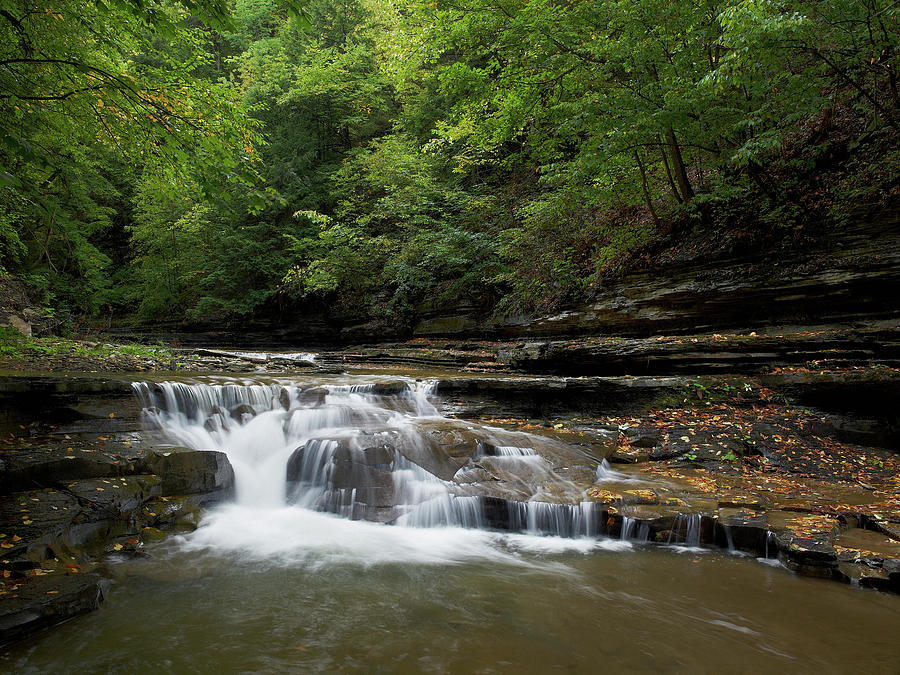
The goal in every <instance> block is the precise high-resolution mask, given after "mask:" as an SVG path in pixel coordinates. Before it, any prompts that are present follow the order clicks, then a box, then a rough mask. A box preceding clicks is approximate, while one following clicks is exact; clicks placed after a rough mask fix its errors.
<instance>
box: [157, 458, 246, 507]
mask: <svg viewBox="0 0 900 675" xmlns="http://www.w3.org/2000/svg"><path fill="white" fill-rule="evenodd" d="M146 465H147V466H148V467H149V468H150V469H151V470H152V472H153V473H154V474H156V475H157V476H159V478H160V480H161V484H160V490H161V493H162V494H164V495H186V494H204V495H208V497H209V499H208V500H207V503H213V502H215V501H222V500H225V499H229V498H231V497H232V496H233V494H234V469H233V468H232V466H231V463H230V462H229V461H228V457H227V456H226V455H225V453H224V452H218V451H216V450H185V449H177V448H173V449H172V450H171V451H166V452H162V451H157V452H154V453H151V454H150V455H149V456H148V457H147V459H146Z"/></svg>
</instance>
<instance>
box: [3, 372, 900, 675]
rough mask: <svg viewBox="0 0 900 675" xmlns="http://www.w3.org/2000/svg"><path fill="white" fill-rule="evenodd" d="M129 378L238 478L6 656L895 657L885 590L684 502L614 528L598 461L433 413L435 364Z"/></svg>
mask: <svg viewBox="0 0 900 675" xmlns="http://www.w3.org/2000/svg"><path fill="white" fill-rule="evenodd" d="M134 387H135V393H136V395H137V397H138V398H139V400H140V401H141V404H142V406H143V412H142V418H143V423H144V426H145V429H146V430H147V433H148V434H150V435H152V436H154V437H155V438H156V439H157V442H159V443H167V444H170V445H172V446H184V447H188V448H193V449H198V450H205V449H219V450H222V451H224V452H226V453H227V455H228V458H229V461H230V462H231V464H232V466H233V467H234V471H235V479H236V499H235V500H234V502H232V503H228V504H223V505H220V506H218V507H215V508H213V509H211V510H209V511H208V512H207V513H206V515H205V516H204V518H203V520H202V522H201V523H200V526H199V527H198V528H197V529H196V531H194V532H191V533H187V534H181V535H177V536H170V537H169V538H168V539H167V540H166V541H163V542H161V543H158V544H155V545H152V546H149V547H148V553H149V555H148V556H146V557H126V556H121V557H114V558H113V559H112V560H111V562H110V570H111V574H112V575H113V576H114V577H115V578H117V579H118V580H120V581H121V583H117V584H115V585H114V586H113V588H112V589H111V591H110V592H109V593H107V598H106V602H105V603H104V606H103V608H102V609H101V610H100V611H98V612H94V613H92V614H90V615H87V616H84V617H81V618H79V619H77V620H76V621H72V622H69V623H68V624H65V625H63V626H60V627H57V628H55V629H53V630H52V631H51V632H49V633H46V634H45V635H43V636H40V637H38V638H35V639H33V640H31V641H29V642H25V643H22V644H20V645H17V646H15V647H13V648H12V649H11V650H10V651H9V652H7V653H6V654H5V655H4V656H3V657H2V659H0V664H2V665H3V669H4V670H9V671H13V672H18V673H38V672H40V673H43V672H49V671H54V672H79V673H91V672H123V673H144V672H147V673H150V672H159V671H160V670H165V671H168V672H179V673H190V672H197V673H205V672H216V671H218V672H437V673H441V672H482V673H493V672H520V673H521V672H526V673H532V672H533V673H537V672H542V673H543V672H546V671H549V670H557V669H559V670H569V671H572V672H588V671H603V672H622V671H630V672H692V673H703V672H711V673H712V672H759V671H761V670H762V669H765V668H790V669H791V670H792V671H793V672H820V673H822V672H842V671H846V670H848V669H850V668H853V669H854V670H861V671H862V670H865V671H868V672H873V673H875V672H896V668H897V666H898V659H897V656H896V645H895V640H896V626H897V625H898V619H900V604H898V602H897V598H896V597H893V596H887V595H881V594H877V593H864V592H860V591H858V590H854V589H852V588H850V587H848V586H840V585H837V584H833V583H826V582H823V581H819V580H813V579H806V578H802V577H798V576H794V575H792V574H790V573H788V572H786V571H785V570H784V569H780V568H779V567H778V565H777V563H775V562H774V561H772V560H768V561H757V560H755V559H753V558H752V557H750V556H746V555H740V554H735V553H728V552H727V551H723V550H719V549H711V548H700V547H698V546H695V545H692V544H693V542H694V539H695V538H696V536H698V535H696V534H694V533H692V531H691V525H690V523H686V526H685V528H684V532H683V533H682V534H679V533H677V532H676V533H674V535H673V536H672V537H670V540H669V543H668V544H665V545H650V544H646V543H644V542H642V541H640V540H641V539H642V537H641V536H640V535H639V534H638V533H636V532H635V531H634V530H633V528H630V527H628V524H627V523H622V524H621V527H620V529H619V531H618V532H616V533H615V536H613V534H614V533H613V532H611V531H610V530H609V529H608V524H607V523H605V522H602V521H603V519H602V518H600V517H599V513H600V512H599V511H598V509H597V507H596V504H594V503H592V502H590V501H589V500H588V498H587V490H588V489H590V488H591V487H592V486H595V485H596V484H597V483H598V482H600V483H603V482H604V481H607V480H615V479H617V478H618V479H621V476H617V475H616V473H615V472H611V471H610V470H609V468H608V466H607V465H605V463H602V462H601V461H600V458H598V457H596V456H593V455H592V454H591V453H590V451H588V450H586V449H585V448H583V447H578V446H572V445H570V444H567V443H564V442H562V441H560V440H558V439H554V438H550V437H547V436H543V435H541V436H538V435H532V434H526V433H522V432H516V431H509V430H505V429H501V428H497V427H494V426H489V425H483V424H478V423H475V422H471V421H462V420H455V419H449V418H446V417H443V416H441V415H440V414H439V412H438V408H437V407H436V406H435V403H436V402H437V401H436V398H435V395H434V391H433V387H432V386H431V385H430V384H429V382H428V381H415V380H412V379H408V378H401V377H397V378H390V379H389V380H388V379H387V378H383V377H381V378H378V380H377V382H375V381H373V379H372V378H368V379H367V378H343V379H339V378H331V379H328V378H320V379H318V380H316V379H313V378H310V379H307V380H296V381H291V382H288V381H270V382H259V381H256V382H254V381H241V380H235V379H218V380H206V381H196V382H193V383H178V382H161V383H136V384H135V385H134ZM786 607H789V608H790V611H785V608H786Z"/></svg>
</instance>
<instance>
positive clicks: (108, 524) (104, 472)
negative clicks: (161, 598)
mask: <svg viewBox="0 0 900 675" xmlns="http://www.w3.org/2000/svg"><path fill="white" fill-rule="evenodd" d="M126 384H127V383H126ZM126 392H127V397H126V396H125V393H126ZM0 401H2V403H3V406H4V407H3V415H2V416H0V428H2V429H4V430H5V435H6V439H7V443H6V444H5V446H4V448H2V449H0V523H3V528H2V533H0V546H2V551H3V556H2V557H3V561H2V562H0V569H2V570H3V571H4V579H3V581H2V585H3V590H4V591H5V594H4V595H3V596H2V599H0V644H4V643H8V642H10V641H13V640H17V639H20V638H21V637H24V636H26V635H28V634H30V633H32V632H34V631H36V630H40V629H42V628H45V627H47V626H50V625H53V624H54V623H59V622H61V621H65V620H67V619H69V618H71V617H73V616H77V615H78V614H82V613H84V612H87V611H90V610H92V609H95V608H96V607H97V606H98V605H99V603H100V601H101V600H102V597H103V594H102V580H101V578H100V577H99V576H98V575H97V574H94V573H92V570H94V569H95V568H97V565H98V562H99V560H100V559H101V558H102V556H103V555H105V554H107V553H110V552H121V553H128V552H130V553H137V552H138V551H139V549H140V547H141V546H142V545H143V542H145V541H150V540H153V539H156V538H158V537H161V536H164V534H163V533H162V532H161V530H160V529H159V528H165V529H176V530H177V529H193V528H195V527H196V525H197V522H198V521H199V518H198V516H199V512H200V508H201V507H204V506H208V505H210V504H214V503H216V502H219V501H222V500H224V499H229V498H231V497H232V496H233V493H234V471H233V469H232V467H231V465H230V463H229V462H228V459H227V457H226V456H225V455H224V454H223V453H221V452H216V451H193V450H186V449H184V448H164V449H159V448H155V447H154V445H153V443H151V442H149V441H148V440H147V439H146V438H145V436H144V435H143V434H142V432H141V431H140V428H141V425H140V423H139V421H138V419H137V410H136V406H135V405H134V403H133V399H132V395H131V388H130V385H128V386H127V389H126V387H125V386H122V383H121V382H120V381H118V380H106V379H102V378H99V379H98V378H64V377H48V378H5V379H4V380H2V381H0Z"/></svg>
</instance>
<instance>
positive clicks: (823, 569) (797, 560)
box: [776, 530, 838, 579]
mask: <svg viewBox="0 0 900 675" xmlns="http://www.w3.org/2000/svg"><path fill="white" fill-rule="evenodd" d="M776 542H777V545H778V552H779V555H778V557H779V559H780V560H781V562H782V564H784V566H785V567H787V568H788V569H790V570H793V571H794V572H797V573H798V574H802V575H804V576H809V577H818V578H822V579H832V578H835V576H836V575H837V572H838V570H837V567H838V559H837V551H836V550H835V548H834V544H833V543H832V542H833V539H832V535H831V534H830V533H813V534H809V535H805V536H799V535H797V534H796V533H794V532H792V531H790V530H788V531H783V532H779V533H778V534H776Z"/></svg>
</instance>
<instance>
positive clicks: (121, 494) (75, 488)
mask: <svg viewBox="0 0 900 675" xmlns="http://www.w3.org/2000/svg"><path fill="white" fill-rule="evenodd" d="M66 489H67V491H68V492H69V493H70V494H72V495H73V496H75V498H76V499H78V501H79V503H80V505H81V513H80V514H79V515H78V516H77V518H76V520H75V522H76V523H78V522H84V523H96V522H99V521H111V520H119V519H121V518H123V517H125V518H128V517H129V516H130V515H131V514H132V513H133V512H135V511H137V510H138V509H139V508H140V506H141V505H142V504H143V503H144V502H145V501H146V500H148V499H150V498H151V497H155V496H158V495H159V494H161V485H160V480H159V478H157V477H156V476H152V475H147V476H127V477H124V478H109V479H106V478H94V479H91V480H82V481H77V482H74V483H69V484H68V485H67V487H66Z"/></svg>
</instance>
